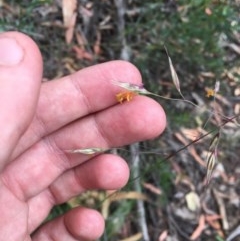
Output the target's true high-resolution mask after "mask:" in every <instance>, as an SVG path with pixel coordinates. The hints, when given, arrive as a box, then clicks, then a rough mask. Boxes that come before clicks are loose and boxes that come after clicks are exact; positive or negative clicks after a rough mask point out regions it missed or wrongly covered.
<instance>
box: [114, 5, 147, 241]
mask: <svg viewBox="0 0 240 241" xmlns="http://www.w3.org/2000/svg"><path fill="white" fill-rule="evenodd" d="M114 2H115V5H116V7H117V14H118V34H119V38H120V39H119V40H120V42H121V45H122V49H121V56H120V58H121V59H123V60H126V61H129V60H130V55H131V54H130V48H129V47H128V45H127V41H126V38H125V19H124V16H125V13H126V9H125V2H124V0H115V1H114ZM130 150H131V156H132V165H133V175H134V177H136V176H139V175H140V171H139V170H140V168H139V162H140V157H139V144H138V143H136V144H133V145H131V146H130ZM134 186H135V190H136V191H137V192H139V193H141V183H140V181H139V178H136V179H135V181H134ZM137 207H138V222H139V226H140V228H141V232H142V235H143V240H144V241H150V238H149V235H148V228H147V222H146V215H145V209H144V203H143V200H139V199H138V200H137Z"/></svg>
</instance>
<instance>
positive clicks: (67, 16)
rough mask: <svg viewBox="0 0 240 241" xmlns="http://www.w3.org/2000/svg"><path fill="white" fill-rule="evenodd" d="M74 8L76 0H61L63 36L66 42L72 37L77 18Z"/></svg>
mask: <svg viewBox="0 0 240 241" xmlns="http://www.w3.org/2000/svg"><path fill="white" fill-rule="evenodd" d="M76 8H77V0H62V12H63V24H64V26H65V28H66V32H65V38H66V42H67V43H68V44H69V43H70V42H71V41H72V38H73V32H74V27H75V24H76V18H77V13H76Z"/></svg>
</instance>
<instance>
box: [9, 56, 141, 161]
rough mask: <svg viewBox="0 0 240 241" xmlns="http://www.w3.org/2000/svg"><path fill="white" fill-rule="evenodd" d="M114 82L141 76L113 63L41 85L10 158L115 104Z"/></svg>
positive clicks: (130, 67) (128, 66) (127, 65)
mask: <svg viewBox="0 0 240 241" xmlns="http://www.w3.org/2000/svg"><path fill="white" fill-rule="evenodd" d="M113 80H121V81H126V82H132V83H140V82H141V76H140V73H139V71H138V70H137V68H136V67H135V66H133V65H132V64H130V63H128V62H124V61H112V62H108V63H104V64H99V65H96V66H92V67H89V68H86V69H83V70H81V71H78V72H76V73H75V74H73V75H70V76H67V77H64V78H62V79H60V80H58V81H49V82H46V83H44V84H43V85H42V89H41V94H40V100H39V105H38V108H37V113H36V116H35V118H34V120H33V123H32V124H31V126H30V127H29V129H28V130H27V132H26V134H25V135H24V136H23V138H22V139H21V141H20V144H19V146H18V147H17V150H16V151H15V152H14V155H13V156H12V157H13V158H14V157H16V156H18V155H19V153H21V152H23V151H24V150H25V149H27V148H28V147H29V146H31V145H33V144H34V143H35V142H36V141H38V140H39V139H40V138H41V137H43V136H46V135H48V134H50V133H51V132H53V131H55V130H57V129H59V128H61V127H63V126H64V125H66V124H68V123H70V122H72V121H74V120H76V119H78V118H81V117H83V116H85V115H88V114H90V113H94V112H97V111H100V110H103V109H106V108H108V107H110V106H112V105H114V104H116V98H115V94H116V93H117V91H119V87H117V86H115V85H113V83H112V81H113Z"/></svg>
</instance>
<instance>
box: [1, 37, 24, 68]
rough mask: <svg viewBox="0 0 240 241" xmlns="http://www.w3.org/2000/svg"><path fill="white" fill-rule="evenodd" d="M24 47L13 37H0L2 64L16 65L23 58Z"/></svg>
mask: <svg viewBox="0 0 240 241" xmlns="http://www.w3.org/2000/svg"><path fill="white" fill-rule="evenodd" d="M23 55H24V52H23V49H22V47H21V46H20V45H19V44H18V42H17V41H16V40H15V39H13V38H6V37H2V38H0V66H14V65H17V64H19V63H20V62H21V60H22V59H23Z"/></svg>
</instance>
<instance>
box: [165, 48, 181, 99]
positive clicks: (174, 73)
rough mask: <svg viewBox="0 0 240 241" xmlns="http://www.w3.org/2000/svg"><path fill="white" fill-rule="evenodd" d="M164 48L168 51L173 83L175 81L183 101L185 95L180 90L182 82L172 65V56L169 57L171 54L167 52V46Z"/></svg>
mask: <svg viewBox="0 0 240 241" xmlns="http://www.w3.org/2000/svg"><path fill="white" fill-rule="evenodd" d="M164 48H165V51H166V54H167V57H168V62H169V66H170V71H171V76H172V81H173V83H174V85H175V87H176V89H177V91H178V92H179V94H180V95H181V97H182V98H183V99H185V98H184V96H183V94H182V92H181V89H180V81H179V78H178V75H177V72H176V70H175V69H174V67H173V63H172V60H171V58H170V56H169V54H168V51H167V48H166V46H164Z"/></svg>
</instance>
